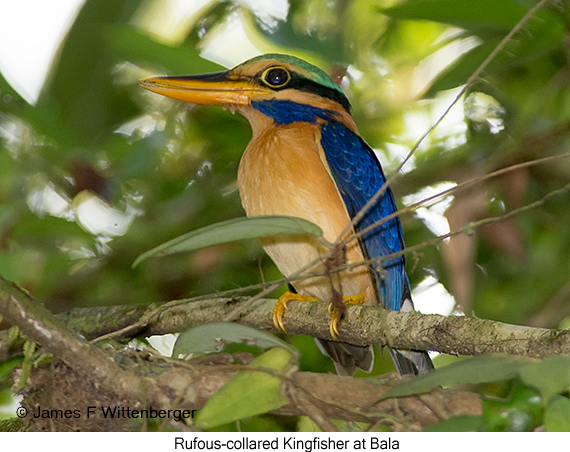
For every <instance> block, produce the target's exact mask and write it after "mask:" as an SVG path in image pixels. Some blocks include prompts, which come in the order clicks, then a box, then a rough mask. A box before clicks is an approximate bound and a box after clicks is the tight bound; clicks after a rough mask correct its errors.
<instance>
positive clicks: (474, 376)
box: [382, 355, 529, 400]
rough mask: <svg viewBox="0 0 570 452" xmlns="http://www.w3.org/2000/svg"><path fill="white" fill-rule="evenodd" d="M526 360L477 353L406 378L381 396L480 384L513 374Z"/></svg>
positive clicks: (385, 397)
mask: <svg viewBox="0 0 570 452" xmlns="http://www.w3.org/2000/svg"><path fill="white" fill-rule="evenodd" d="M528 362H529V361H528V360H527V359H524V358H515V357H511V356H499V355H488V356H477V357H474V358H471V359H467V360H465V361H461V362H459V363H456V364H451V365H449V366H446V367H443V368H442V369H438V370H437V371H436V372H431V373H429V374H427V375H424V376H421V377H417V378H414V379H413V380H409V381H406V382H404V383H401V384H399V385H397V386H394V387H393V388H392V389H390V390H389V391H387V392H386V393H385V394H384V395H383V396H382V400H383V399H388V398H391V397H405V396H409V395H412V394H423V393H426V392H429V391H431V390H432V389H434V388H437V387H438V386H454V385H458V384H479V383H488V382H491V381H499V380H507V379H509V378H513V377H514V376H516V375H517V374H518V372H519V370H520V369H521V368H522V367H523V366H524V365H525V364H527V363H528Z"/></svg>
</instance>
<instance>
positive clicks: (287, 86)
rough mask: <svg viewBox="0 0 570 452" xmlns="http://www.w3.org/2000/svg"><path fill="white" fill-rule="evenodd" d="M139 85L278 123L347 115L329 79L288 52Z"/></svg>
mask: <svg viewBox="0 0 570 452" xmlns="http://www.w3.org/2000/svg"><path fill="white" fill-rule="evenodd" d="M139 83H140V85H141V86H142V87H143V88H146V89H148V90H150V91H153V92H155V93H158V94H162V95H164V96H167V97H171V98H173V99H178V100H182V101H185V102H191V103H194V104H203V105H221V106H224V107H228V108H230V109H232V110H237V111H239V112H240V113H242V114H244V115H245V116H246V117H248V116H250V115H248V113H249V112H250V111H252V110H256V111H261V112H262V113H263V114H265V115H266V116H269V117H271V118H273V119H274V120H275V122H277V123H281V124H283V123H285V124H287V123H291V122H294V121H298V120H301V121H302V120H306V118H315V117H323V115H325V113H322V112H327V113H326V114H328V115H329V116H330V117H332V116H335V117H338V119H339V120H340V118H342V117H344V118H346V117H350V103H349V101H348V99H347V98H346V96H345V95H344V93H343V92H342V90H341V88H340V87H339V86H338V85H337V84H336V83H335V82H334V81H333V80H332V78H331V77H329V75H328V74H327V73H326V72H324V71H323V70H321V69H319V68H318V67H316V66H313V65H312V64H309V63H307V62H306V61H304V60H301V59H299V58H296V57H293V56H289V55H280V54H266V55H261V56H258V57H255V58H252V59H251V60H248V61H246V62H245V63H242V64H240V65H238V66H236V67H234V68H233V69H230V70H228V71H223V72H214V73H210V74H198V75H183V76H173V77H152V78H147V79H143V80H141V81H140V82H139ZM319 112H321V114H319ZM304 118H305V119H304ZM309 122H311V121H309Z"/></svg>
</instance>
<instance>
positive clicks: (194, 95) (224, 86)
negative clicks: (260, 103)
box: [139, 71, 271, 105]
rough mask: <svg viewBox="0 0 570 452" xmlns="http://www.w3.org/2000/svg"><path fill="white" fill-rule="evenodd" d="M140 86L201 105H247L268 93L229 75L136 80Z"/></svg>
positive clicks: (226, 73) (246, 81) (223, 73)
mask: <svg viewBox="0 0 570 452" xmlns="http://www.w3.org/2000/svg"><path fill="white" fill-rule="evenodd" d="M139 85H140V86H142V87H143V88H145V89H148V90H149V91H152V92H154V93H158V94H162V95H163V96H166V97H171V98H173V99H177V100H182V101H184V102H191V103H193V104H202V105H228V104H230V105H249V103H250V101H251V98H252V97H253V96H256V95H264V94H265V95H267V94H270V93H271V90H269V89H267V88H263V87H261V86H258V85H255V84H254V83H252V82H251V81H249V80H246V79H243V78H242V79H240V78H237V77H235V76H232V75H231V74H230V73H229V71H224V72H213V73H210V74H198V75H180V76H174V77H151V78H145V79H142V80H139Z"/></svg>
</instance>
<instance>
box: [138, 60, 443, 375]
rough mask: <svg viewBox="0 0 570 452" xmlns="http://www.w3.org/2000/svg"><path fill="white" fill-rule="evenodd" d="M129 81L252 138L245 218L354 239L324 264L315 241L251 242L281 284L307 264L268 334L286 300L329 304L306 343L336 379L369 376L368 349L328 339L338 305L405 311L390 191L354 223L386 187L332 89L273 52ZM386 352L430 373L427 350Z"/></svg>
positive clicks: (245, 171) (246, 161) (244, 160)
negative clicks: (319, 330) (241, 125)
mask: <svg viewBox="0 0 570 452" xmlns="http://www.w3.org/2000/svg"><path fill="white" fill-rule="evenodd" d="M139 84H140V86H142V87H143V88H145V89H147V90H150V91H152V92H154V93H158V94H161V95H164V96H167V97H170V98H173V99H177V100H181V101H185V102H189V103H193V104H201V105H218V106H222V107H224V108H227V109H229V110H231V111H232V112H238V113H239V114H241V115H242V116H244V117H245V118H246V119H247V120H248V121H249V123H250V125H251V129H252V138H251V140H250V142H249V144H248V145H247V147H246V149H245V151H244V153H243V155H242V157H241V160H240V163H239V167H238V175H237V185H238V189H239V194H240V198H241V202H242V205H243V208H244V210H245V212H246V215H247V216H249V217H250V216H258V215H288V216H294V217H299V218H303V219H306V220H309V221H311V222H313V223H315V224H317V225H318V226H320V228H321V229H322V231H323V237H324V238H325V239H326V240H327V241H329V242H331V243H339V242H338V241H337V239H339V238H340V239H342V238H345V237H349V236H350V235H351V234H354V233H357V232H359V231H364V232H363V233H362V234H361V235H360V236H359V237H358V239H357V240H351V241H349V242H347V243H346V244H345V245H344V246H343V247H338V248H337V250H336V253H332V254H333V255H332V257H331V253H330V252H329V254H328V256H329V257H328V260H327V259H326V258H323V256H327V254H326V253H327V251H329V250H328V249H327V248H326V247H324V246H323V244H322V243H321V242H319V241H317V240H316V239H315V238H314V237H309V236H304V235H301V236H298V235H296V236H292V235H290V236H286V235H282V236H274V237H268V238H263V239H261V244H262V246H263V248H264V250H265V252H266V253H267V254H268V255H269V256H270V258H271V259H272V260H273V262H274V263H275V264H276V266H277V267H278V268H279V270H280V271H281V273H282V274H283V275H284V276H285V277H286V278H288V277H290V276H292V275H295V274H296V272H299V270H300V269H303V268H306V267H307V266H309V267H310V268H311V272H312V275H314V276H311V277H309V278H306V279H295V280H294V281H293V282H292V283H290V284H289V288H290V290H289V291H287V292H286V293H285V294H284V295H282V296H281V297H280V298H279V300H278V301H277V303H276V306H275V309H274V311H273V321H274V324H275V326H276V328H277V329H278V330H282V331H285V326H284V321H283V318H284V317H286V316H285V311H286V309H287V304H288V303H289V302H290V301H292V300H299V301H315V300H325V301H326V300H328V301H329V302H331V305H330V307H329V313H330V314H331V320H330V333H331V338H330V339H318V338H316V339H315V340H316V341H317V345H318V346H319V348H320V350H321V351H322V352H323V353H324V354H325V355H327V356H329V357H330V358H332V359H333V362H334V365H335V368H336V371H337V374H339V375H342V376H352V375H353V374H354V373H355V371H356V369H357V368H360V369H362V370H363V371H365V372H370V371H371V369H372V366H373V363H374V352H373V349H372V346H370V345H368V346H357V345H352V344H348V343H343V342H339V341H337V340H336V336H337V335H338V332H339V326H338V325H339V321H340V318H341V317H342V315H343V312H344V309H342V308H343V307H344V305H349V304H366V305H382V306H384V307H385V308H388V309H390V310H393V311H401V310H402V311H408V310H413V303H412V299H411V294H410V283H409V281H408V276H407V273H406V269H405V255H403V253H401V254H398V255H396V256H394V257H391V255H393V254H394V253H398V252H400V251H402V250H403V249H404V237H403V231H402V226H401V223H400V219H399V217H398V216H397V215H394V214H395V212H397V207H396V203H395V200H394V196H393V194H392V191H391V189H390V187H389V186H387V187H385V188H384V190H385V191H384V192H383V193H382V192H381V193H382V194H381V196H379V198H378V200H377V201H376V202H374V203H372V205H371V206H370V207H369V208H368V210H367V211H366V212H365V213H364V215H363V216H361V218H360V217H358V216H357V215H359V211H360V210H361V209H362V208H363V207H364V206H365V205H366V204H367V202H368V201H369V200H370V199H371V198H372V197H373V196H374V195H375V194H376V193H377V192H378V191H379V190H380V189H381V187H383V186H384V185H385V184H386V177H385V175H384V172H383V170H382V166H381V164H380V161H379V160H378V157H377V156H376V154H375V152H374V151H373V149H372V148H371V147H370V146H369V145H368V144H367V143H366V142H365V141H364V139H363V138H362V137H361V136H360V135H359V133H358V129H357V126H356V124H355V122H354V120H353V118H352V116H351V108H352V107H351V104H350V102H349V100H348V98H347V97H346V95H345V94H344V92H343V91H342V89H341V87H340V86H339V85H338V84H337V83H335V82H334V80H333V79H332V78H331V77H330V76H329V75H328V74H327V73H326V72H325V71H324V70H322V69H320V68H318V67H317V66H314V65H312V64H310V63H309V62H307V61H305V60H303V59H300V58H297V57H295V56H292V55H284V54H278V53H270V54H264V55H260V56H257V57H254V58H252V59H249V60H247V61H245V62H244V63H242V64H239V65H238V66H235V67H234V68H232V69H230V70H227V71H222V72H214V73H208V74H198V75H182V76H159V77H150V78H145V79H141V80H140V81H139ZM388 216H390V218H388V219H387V220H384V221H383V222H382V219H384V218H386V217H388ZM353 219H355V221H352V220H353ZM351 222H352V223H355V224H351ZM373 225H376V226H375V227H374V226H373ZM366 228H368V229H370V230H368V229H367V230H366V231H365V229H366ZM343 234H344V235H343ZM335 241H336V242H335ZM341 243H342V242H341ZM335 255H336V257H335ZM382 258H385V259H382ZM335 259H336V263H335ZM374 259H376V261H375V260H374ZM331 260H332V264H331ZM365 260H367V261H369V262H372V263H371V264H369V265H360V266H356V265H355V266H351V267H350V268H348V269H345V270H343V271H340V272H336V273H334V274H331V271H330V268H331V266H332V267H334V266H335V265H338V264H339V263H348V264H351V263H358V262H362V261H365ZM311 265H313V267H311ZM327 269H328V270H329V271H327ZM340 297H342V302H343V303H340V302H339V301H340ZM389 351H390V354H391V356H392V359H393V361H394V364H395V367H396V369H397V370H398V372H399V373H400V374H424V373H427V372H429V371H430V370H432V369H433V364H432V361H431V359H430V358H429V355H428V353H427V352H426V351H418V350H395V349H389Z"/></svg>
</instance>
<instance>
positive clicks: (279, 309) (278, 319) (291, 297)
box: [273, 292, 364, 339]
mask: <svg viewBox="0 0 570 452" xmlns="http://www.w3.org/2000/svg"><path fill="white" fill-rule="evenodd" d="M290 301H319V299H318V298H317V297H309V296H307V295H300V294H297V293H293V292H285V293H284V294H283V295H281V296H280V297H279V300H277V303H275V307H274V308H273V325H275V328H276V329H277V330H281V331H283V332H285V333H286V332H287V331H286V330H285V326H284V325H283V314H284V313H285V311H286V310H287V303H289V302H290ZM342 302H343V303H344V304H345V305H347V306H350V305H358V304H364V295H362V294H361V293H359V294H358V295H354V296H351V297H347V296H343V297H342ZM329 315H330V316H331V321H330V326H329V331H330V333H331V336H332V338H333V339H336V338H337V336H338V334H339V332H338V324H339V322H340V319H341V317H342V315H341V314H340V312H339V310H338V309H337V308H335V307H334V306H333V304H332V303H331V304H330V305H329Z"/></svg>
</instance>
